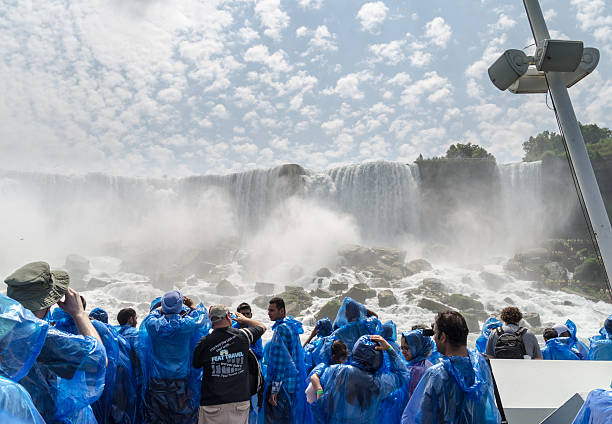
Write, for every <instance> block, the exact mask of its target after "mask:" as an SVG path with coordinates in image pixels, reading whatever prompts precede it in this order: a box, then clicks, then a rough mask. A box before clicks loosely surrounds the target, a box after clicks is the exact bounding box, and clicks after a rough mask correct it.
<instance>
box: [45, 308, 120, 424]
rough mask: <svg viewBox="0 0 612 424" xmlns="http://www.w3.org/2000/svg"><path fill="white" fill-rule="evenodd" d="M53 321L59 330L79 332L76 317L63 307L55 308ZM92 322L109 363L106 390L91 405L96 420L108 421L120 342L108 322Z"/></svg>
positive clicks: (105, 382) (105, 381) (105, 380)
mask: <svg viewBox="0 0 612 424" xmlns="http://www.w3.org/2000/svg"><path fill="white" fill-rule="evenodd" d="M51 321H52V323H53V324H54V326H55V328H56V329H58V330H61V331H64V332H66V333H70V334H78V329H77V327H76V324H75V322H74V319H73V318H72V317H71V316H70V315H69V314H68V313H66V312H65V311H64V310H63V309H62V308H55V309H54V310H53V312H52V313H51ZM91 323H92V325H93V326H94V328H95V329H96V331H97V332H98V334H99V335H100V338H101V340H102V343H103V344H104V348H105V350H106V357H107V358H108V364H107V366H106V372H105V377H104V391H103V392H102V396H100V398H99V399H98V400H96V401H95V402H94V403H93V404H92V405H91V407H92V409H93V413H94V415H95V417H96V420H98V422H99V423H107V422H109V419H110V416H111V409H112V404H113V395H114V391H115V381H116V378H117V361H118V356H119V344H118V343H119V342H118V338H117V334H116V332H115V331H114V330H113V329H112V328H111V327H110V326H109V325H108V324H104V323H103V322H101V321H99V320H96V319H92V320H91Z"/></svg>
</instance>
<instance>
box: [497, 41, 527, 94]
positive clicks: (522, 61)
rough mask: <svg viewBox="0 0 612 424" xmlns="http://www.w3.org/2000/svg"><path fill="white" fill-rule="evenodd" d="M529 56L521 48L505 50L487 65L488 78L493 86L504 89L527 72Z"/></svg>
mask: <svg viewBox="0 0 612 424" xmlns="http://www.w3.org/2000/svg"><path fill="white" fill-rule="evenodd" d="M529 63H530V58H529V57H528V56H527V55H526V54H525V52H523V51H522V50H516V49H510V50H506V51H505V52H504V54H502V55H501V56H500V57H499V59H497V60H496V61H495V63H493V65H491V67H489V78H491V82H492V83H493V84H495V87H497V88H499V89H500V90H502V91H504V90H506V89H507V88H508V87H510V86H511V85H512V84H513V83H514V81H516V80H517V79H519V78H520V77H521V76H522V75H524V74H525V72H527V69H528V68H529Z"/></svg>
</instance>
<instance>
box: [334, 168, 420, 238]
mask: <svg viewBox="0 0 612 424" xmlns="http://www.w3.org/2000/svg"><path fill="white" fill-rule="evenodd" d="M327 174H328V175H329V176H330V177H331V179H332V181H333V183H334V185H335V193H333V200H334V202H335V204H336V205H337V207H338V209H339V210H341V211H343V212H346V213H349V214H351V215H353V216H354V217H355V219H356V220H357V223H358V225H359V228H360V229H361V231H362V235H363V236H364V237H365V238H366V239H372V240H376V241H382V240H389V239H393V238H395V237H397V236H400V237H402V236H405V235H417V234H418V232H419V215H420V207H419V205H420V199H419V185H418V179H419V174H418V167H417V166H416V165H405V164H402V163H397V162H384V161H378V162H369V163H364V164H360V165H351V166H344V167H341V168H336V169H332V170H330V171H328V172H327Z"/></svg>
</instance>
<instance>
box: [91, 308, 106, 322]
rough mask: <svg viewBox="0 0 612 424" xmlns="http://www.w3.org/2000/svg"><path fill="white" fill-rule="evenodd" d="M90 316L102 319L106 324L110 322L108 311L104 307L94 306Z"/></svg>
mask: <svg viewBox="0 0 612 424" xmlns="http://www.w3.org/2000/svg"><path fill="white" fill-rule="evenodd" d="M89 318H93V319H95V320H98V321H101V322H103V323H104V324H108V313H107V312H106V311H105V310H104V309H102V308H94V309H92V310H91V312H90V313H89Z"/></svg>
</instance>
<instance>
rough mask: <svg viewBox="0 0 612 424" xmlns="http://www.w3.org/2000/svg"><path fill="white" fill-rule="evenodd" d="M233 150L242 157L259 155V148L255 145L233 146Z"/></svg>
mask: <svg viewBox="0 0 612 424" xmlns="http://www.w3.org/2000/svg"><path fill="white" fill-rule="evenodd" d="M232 150H234V151H235V152H236V153H238V154H241V155H246V156H253V155H255V154H256V153H257V151H258V150H259V148H258V147H257V146H256V145H255V144H253V143H245V144H235V145H233V146H232Z"/></svg>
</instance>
